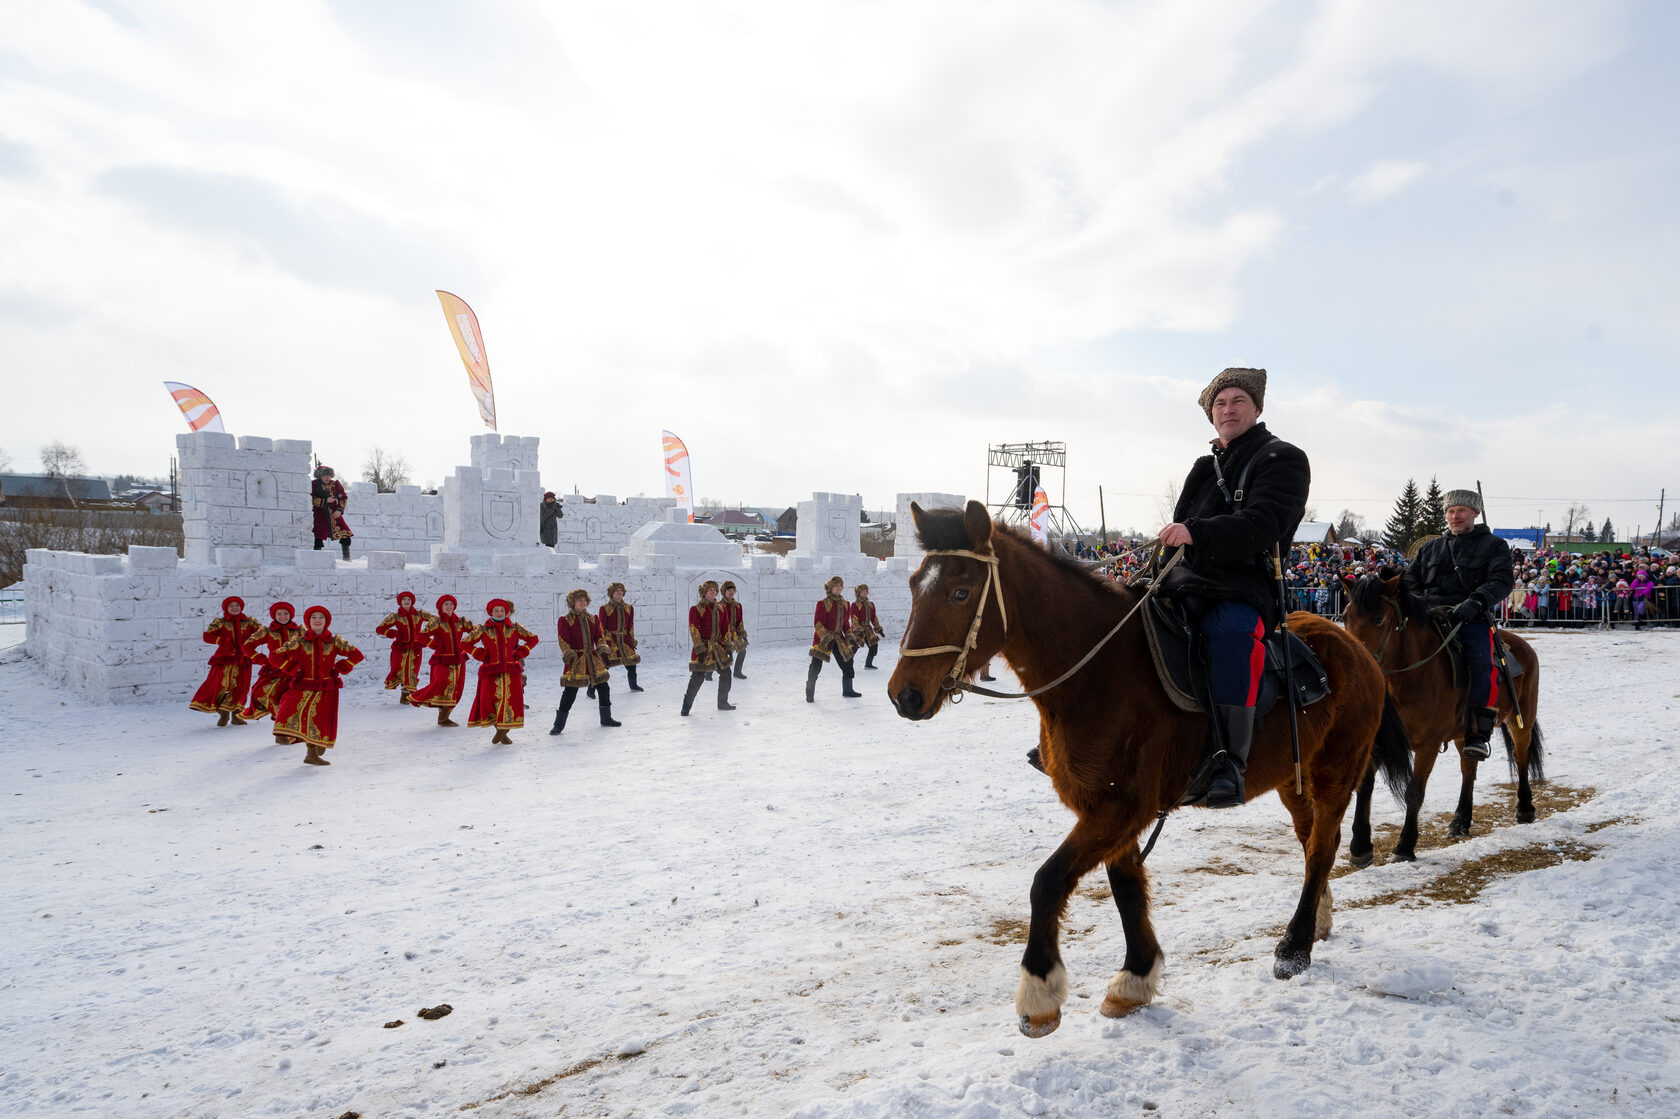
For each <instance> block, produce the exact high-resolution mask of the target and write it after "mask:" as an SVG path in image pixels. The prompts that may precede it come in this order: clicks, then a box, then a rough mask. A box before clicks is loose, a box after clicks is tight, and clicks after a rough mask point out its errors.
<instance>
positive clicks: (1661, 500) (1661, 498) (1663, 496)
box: [1656, 486, 1668, 548]
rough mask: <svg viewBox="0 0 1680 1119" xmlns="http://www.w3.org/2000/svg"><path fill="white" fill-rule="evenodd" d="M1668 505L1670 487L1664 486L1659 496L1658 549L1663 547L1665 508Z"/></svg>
mask: <svg viewBox="0 0 1680 1119" xmlns="http://www.w3.org/2000/svg"><path fill="white" fill-rule="evenodd" d="M1667 503H1668V487H1667V486H1664V487H1663V491H1662V493H1660V494H1658V495H1657V539H1656V545H1657V547H1659V548H1660V547H1662V535H1663V519H1662V518H1663V506H1664V505H1666V504H1667Z"/></svg>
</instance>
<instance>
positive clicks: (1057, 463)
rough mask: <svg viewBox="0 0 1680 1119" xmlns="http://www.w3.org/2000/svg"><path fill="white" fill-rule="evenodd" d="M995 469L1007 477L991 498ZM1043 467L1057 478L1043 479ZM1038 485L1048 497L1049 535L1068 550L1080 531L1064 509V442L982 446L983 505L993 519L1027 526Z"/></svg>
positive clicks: (1065, 503) (1065, 455) (1065, 475)
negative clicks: (1056, 474)
mask: <svg viewBox="0 0 1680 1119" xmlns="http://www.w3.org/2000/svg"><path fill="white" fill-rule="evenodd" d="M999 470H1002V471H1007V474H1006V479H1007V480H1006V481H1005V482H1004V483H1003V485H1002V487H1001V492H1000V493H999V498H998V500H995V501H994V500H993V498H992V495H993V492H994V490H993V486H992V474H993V473H994V472H995V471H999ZM1046 470H1054V471H1057V472H1059V474H1058V477H1056V478H1052V479H1050V480H1049V481H1046V480H1045V478H1044V471H1046ZM1041 486H1042V487H1043V489H1044V494H1045V496H1046V497H1047V498H1049V500H1050V523H1049V526H1048V527H1049V530H1050V538H1051V539H1052V540H1054V541H1058V542H1060V544H1061V546H1062V548H1063V549H1064V550H1066V551H1069V552H1071V551H1072V550H1073V541H1074V539H1075V538H1076V537H1078V536H1079V535H1081V530H1080V528H1079V524H1078V522H1076V521H1075V520H1074V519H1073V515H1072V514H1071V513H1069V512H1068V510H1067V444H1066V443H1062V442H1059V441H1058V442H1052V441H1048V440H1047V441H1043V442H1036V443H997V444H994V445H992V446H989V447H987V448H986V508H987V509H989V510H990V511H991V514H992V519H993V520H994V521H998V522H1001V523H1003V524H1007V525H1018V526H1020V527H1021V528H1025V527H1027V525H1028V523H1029V522H1030V521H1031V519H1032V499H1033V491H1034V490H1036V489H1038V488H1040V487H1041ZM1052 486H1054V487H1055V488H1054V489H1052Z"/></svg>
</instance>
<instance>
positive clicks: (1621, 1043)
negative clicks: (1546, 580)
mask: <svg viewBox="0 0 1680 1119" xmlns="http://www.w3.org/2000/svg"><path fill="white" fill-rule="evenodd" d="M1524 636H1529V635H1528V634H1525V635H1524ZM1531 640H1533V641H1534V642H1535V644H1536V646H1537V648H1538V649H1539V652H1540V656H1541V660H1542V665H1543V672H1544V677H1543V680H1544V683H1543V690H1542V698H1541V706H1540V717H1541V722H1542V725H1543V726H1544V728H1545V731H1546V734H1547V738H1548V745H1549V748H1550V757H1549V773H1550V776H1551V778H1552V785H1551V786H1550V787H1549V788H1548V789H1546V790H1543V791H1542V792H1541V793H1540V794H1539V796H1538V797H1537V800H1538V804H1539V808H1540V813H1541V818H1540V820H1539V821H1538V822H1537V823H1535V824H1532V825H1528V826H1522V827H1519V826H1516V825H1514V824H1511V823H1509V820H1510V816H1511V801H1512V793H1511V788H1510V787H1509V786H1508V785H1507V784H1506V782H1507V780H1508V778H1507V774H1506V771H1505V766H1504V765H1503V763H1502V761H1501V760H1500V759H1498V758H1497V756H1496V759H1495V764H1492V765H1486V766H1484V767H1483V770H1484V772H1483V774H1482V777H1481V780H1480V782H1479V785H1478V790H1477V795H1478V798H1479V801H1478V814H1477V826H1476V829H1475V832H1474V834H1473V835H1472V837H1471V838H1469V839H1468V840H1465V841H1461V842H1453V843H1451V844H1450V845H1449V844H1448V841H1447V840H1445V839H1444V837H1443V836H1442V828H1441V826H1440V821H1437V822H1436V824H1435V826H1434V827H1433V828H1432V829H1430V830H1426V833H1425V839H1424V843H1423V845H1420V846H1422V847H1423V848H1424V849H1423V850H1422V851H1421V855H1422V858H1421V860H1420V861H1419V862H1418V863H1416V864H1414V865H1401V864H1386V865H1385V864H1384V863H1382V862H1380V861H1379V865H1377V866H1375V867H1372V868H1371V869H1369V870H1365V871H1360V872H1355V873H1351V874H1346V875H1344V876H1341V877H1338V878H1337V879H1336V880H1335V882H1334V891H1335V897H1336V925H1335V932H1334V934H1333V935H1332V937H1331V938H1330V940H1328V941H1327V942H1324V943H1321V944H1319V945H1318V946H1317V949H1316V952H1315V955H1314V964H1313V966H1312V968H1311V969H1310V970H1309V971H1307V972H1306V973H1305V974H1304V975H1302V976H1300V977H1299V978H1297V979H1295V980H1293V981H1289V982H1280V981H1278V980H1275V979H1273V978H1272V976H1271V962H1272V947H1273V944H1274V942H1275V939H1276V937H1277V935H1279V933H1280V931H1281V926H1282V924H1283V922H1284V921H1285V920H1286V919H1287V917H1288V915H1289V914H1290V912H1291V910H1292V908H1293V906H1294V904H1295V899H1296V895H1297V892H1298V890H1299V883H1300V874H1301V859H1300V853H1299V848H1298V847H1297V846H1296V844H1295V842H1294V839H1293V837H1292V835H1291V832H1290V829H1289V826H1288V817H1287V815H1286V813H1285V812H1284V810H1283V808H1282V806H1281V805H1280V804H1279V803H1278V802H1277V800H1276V798H1275V797H1267V798H1265V799H1263V800H1261V801H1260V802H1258V803H1255V804H1252V805H1249V806H1247V807H1245V808H1242V809H1240V810H1236V811H1234V812H1229V813H1222V814H1219V815H1217V816H1216V815H1214V814H1211V813H1207V812H1195V811H1187V812H1181V813H1179V814H1177V815H1175V816H1174V817H1173V818H1172V819H1171V820H1170V821H1169V823H1168V825H1167V828H1166V831H1165V833H1164V834H1163V837H1162V840H1161V843H1160V846H1159V847H1158V848H1157V849H1156V851H1155V853H1154V854H1153V855H1152V856H1151V857H1150V868H1151V870H1152V872H1153V882H1154V893H1155V898H1156V910H1155V916H1156V921H1157V928H1158V932H1159V934H1160V937H1161V939H1162V942H1163V944H1164V946H1165V951H1166V972H1165V979H1164V983H1163V989H1162V994H1161V997H1160V999H1159V1000H1158V1001H1157V1002H1156V1003H1155V1004H1154V1005H1152V1006H1151V1007H1148V1008H1146V1009H1145V1010H1143V1011H1140V1012H1139V1013H1138V1014H1136V1015H1134V1016H1132V1017H1130V1018H1127V1019H1123V1020H1119V1021H1110V1020H1108V1019H1105V1018H1103V1017H1101V1016H1100V1015H1099V1014H1098V1013H1097V1006H1098V1004H1099V1003H1100V1002H1101V1000H1102V995H1103V989H1104V985H1105V984H1106V983H1107V981H1108V979H1109V977H1110V976H1111V975H1112V974H1113V973H1114V971H1115V970H1117V969H1118V967H1119V965H1120V960H1121V952H1122V948H1121V945H1122V936H1121V930H1120V923H1119V920H1118V917H1117V915H1116V914H1115V912H1114V909H1113V905H1112V903H1111V902H1110V901H1109V900H1107V896H1106V894H1107V890H1106V881H1105V879H1104V878H1103V876H1102V874H1101V872H1100V871H1099V872H1098V873H1096V874H1095V875H1093V876H1091V877H1090V878H1088V879H1087V880H1086V882H1085V883H1084V886H1083V888H1082V890H1081V892H1080V893H1079V894H1077V895H1075V897H1074V900H1073V903H1072V905H1071V908H1070V912H1069V917H1068V921H1067V932H1066V933H1065V935H1064V939H1063V947H1064V951H1065V954H1066V956H1067V966H1068V973H1069V978H1070V982H1071V987H1072V997H1071V998H1070V999H1069V1004H1068V1006H1067V1008H1066V1010H1067V1013H1066V1017H1065V1018H1064V1021H1063V1024H1062V1027H1061V1029H1060V1030H1059V1031H1058V1032H1056V1033H1054V1034H1052V1035H1050V1036H1049V1037H1048V1038H1045V1039H1043V1040H1039V1041H1030V1040H1028V1039H1026V1038H1024V1037H1022V1036H1021V1035H1020V1034H1019V1033H1018V1032H1017V1031H1016V1028H1015V1011H1014V1007H1013V996H1014V990H1015V984H1016V979H1017V977H1018V974H1019V958H1020V953H1021V945H1022V938H1023V936H1024V932H1025V926H1024V922H1025V920H1026V918H1027V916H1028V906H1027V891H1028V886H1029V884H1030V882H1031V878H1032V874H1033V871H1034V870H1035V868H1036V867H1037V866H1038V864H1039V862H1040V861H1042V860H1043V859H1044V858H1045V857H1046V856H1047V855H1048V854H1049V852H1050V851H1051V850H1052V849H1053V847H1054V846H1055V845H1056V843H1057V842H1058V841H1059V840H1060V839H1061V837H1062V835H1063V834H1064V832H1065V831H1066V829H1067V827H1068V826H1069V825H1070V823H1071V820H1072V817H1071V816H1070V815H1069V814H1068V813H1067V812H1066V811H1065V810H1064V809H1063V808H1062V807H1061V806H1060V805H1059V804H1058V803H1057V801H1056V799H1055V796H1054V794H1053V792H1052V791H1051V789H1050V786H1049V783H1048V781H1047V779H1045V778H1043V777H1041V776H1039V775H1038V774H1037V773H1036V772H1034V771H1033V770H1031V769H1029V768H1028V767H1027V766H1026V765H1025V763H1024V762H1023V760H1022V756H1023V754H1024V753H1025V751H1026V750H1027V748H1028V747H1030V746H1031V745H1033V743H1034V742H1035V740H1036V715H1035V713H1034V710H1033V708H1032V706H1031V705H1030V704H1027V703H1009V702H1003V701H989V700H984V699H978V698H970V699H969V700H968V701H967V702H965V703H964V704H963V705H962V706H961V707H959V708H956V709H948V710H946V711H944V712H943V713H941V714H940V715H939V716H938V717H937V718H936V719H934V720H932V721H931V722H928V723H923V724H911V723H908V722H905V721H904V720H901V719H899V718H898V717H897V716H896V715H894V714H893V712H892V710H891V708H890V707H889V705H888V703H887V702H886V699H885V685H886V679H887V677H888V675H889V673H890V670H891V667H892V663H893V658H892V657H891V656H890V655H889V656H884V657H883V658H882V661H883V663H884V665H885V667H884V668H883V669H882V670H881V671H876V672H862V671H860V672H859V674H858V675H859V681H860V686H861V688H862V690H863V691H864V692H865V695H866V698H865V699H863V700H852V701H846V700H842V699H841V698H840V696H839V687H840V685H839V676H838V674H837V673H836V672H835V670H834V669H833V668H832V667H830V668H828V669H827V670H825V672H824V674H823V677H822V678H821V680H820V681H819V684H818V703H817V704H816V705H814V706H808V705H807V704H806V703H805V702H804V700H803V696H802V694H801V686H802V683H803V679H804V672H805V657H804V656H803V655H802V650H800V649H797V648H790V649H782V650H767V649H755V650H754V651H753V654H752V655H751V656H750V657H749V658H748V674H749V676H750V679H748V680H744V681H738V682H737V684H736V687H735V690H734V695H733V697H732V698H733V700H734V701H735V702H736V703H738V704H739V710H737V711H735V712H733V713H722V712H719V711H717V710H716V709H715V706H714V705H713V704H712V703H711V700H710V692H709V691H708V692H703V693H702V697H701V701H700V703H699V704H697V706H696V708H695V713H694V715H693V716H692V717H691V718H688V719H682V718H679V717H678V715H677V709H678V706H679V703H680V700H681V691H682V686H683V682H684V675H685V674H684V671H683V667H682V666H681V665H680V664H679V663H676V662H672V663H667V664H650V665H647V666H644V668H643V671H642V682H643V683H644V684H645V685H646V686H647V687H648V691H647V692H646V693H645V694H641V695H631V694H630V693H629V692H628V690H627V689H625V688H624V687H623V686H622V683H621V680H622V677H621V676H620V675H619V674H617V673H615V675H614V691H615V693H617V694H615V696H614V698H615V701H616V703H615V714H616V715H617V716H618V717H619V718H621V719H622V720H623V721H624V724H625V725H624V727H623V729H621V730H616V731H613V730H606V729H603V728H601V727H600V726H599V725H598V724H597V721H596V719H595V718H594V710H593V708H592V706H589V705H588V704H587V702H586V701H584V699H583V697H582V696H579V704H578V707H577V708H576V709H575V710H574V712H573V714H572V720H571V725H570V727H569V728H568V730H567V732H566V733H565V734H564V735H563V736H561V737H559V738H551V737H549V736H548V735H547V733H546V731H547V727H548V724H549V722H550V720H551V718H552V710H553V704H554V702H555V701H556V698H557V695H558V687H557V686H556V685H555V684H554V683H553V682H551V681H543V680H535V679H534V680H533V681H532V687H531V696H532V698H533V700H534V705H533V710H532V712H531V713H530V723H529V725H528V726H527V727H526V728H525V729H524V730H523V731H515V732H514V745H513V746H512V747H505V746H491V745H490V744H489V738H490V731H488V730H469V729H467V728H465V727H462V729H460V730H446V729H441V728H438V727H436V726H434V725H432V716H431V715H430V714H429V713H424V712H417V711H412V710H410V709H406V708H398V707H397V706H396V705H395V703H394V702H393V701H392V700H391V699H390V698H389V695H390V694H389V693H384V692H372V691H369V690H367V689H357V690H352V691H349V692H346V693H345V696H346V700H347V703H346V708H345V710H344V712H343V716H342V724H341V725H342V736H341V738H340V742H339V747H338V748H337V749H335V750H333V751H331V752H330V753H329V755H328V756H329V757H330V758H331V760H332V762H333V765H332V767H331V768H326V769H317V768H313V767H308V766H304V765H302V764H300V762H301V759H302V756H303V748H302V747H301V746H299V747H289V746H288V747H281V746H276V745H275V744H274V742H273V739H272V738H271V737H270V735H269V734H268V731H267V724H261V725H253V726H250V727H245V728H237V727H235V728H228V729H218V728H217V727H216V726H215V725H214V719H213V718H211V717H208V716H204V715H198V714H195V713H193V712H191V711H189V710H188V709H187V707H186V704H185V703H184V702H183V703H181V704H178V705H172V706H167V707H155V706H154V707H106V708H88V707H85V706H83V705H82V704H81V703H79V702H78V700H77V698H76V697H75V696H74V695H73V694H72V693H70V692H68V691H64V690H61V689H59V688H57V687H55V686H53V685H51V684H49V683H47V682H45V680H44V678H43V676H42V674H41V673H40V672H39V671H38V670H37V668H36V666H35V665H34V664H33V663H32V662H30V661H29V660H28V659H27V658H25V657H24V656H23V655H22V651H21V649H16V648H13V649H11V650H10V651H6V652H3V653H0V712H3V715H0V719H3V720H4V722H3V724H0V726H3V730H0V775H3V777H0V786H3V787H0V834H3V836H4V843H3V851H0V857H3V864H0V865H3V878H0V881H3V882H4V887H3V889H4V902H5V904H4V908H3V911H0V930H3V933H4V936H3V944H4V951H3V953H0V1030H3V1036H4V1039H5V1046H4V1051H3V1056H0V1115H25V1114H27V1115H31V1116H34V1115H91V1116H122V1117H144V1116H246V1115H276V1116H294V1115H310V1116H341V1115H344V1114H345V1113H347V1112H357V1113H360V1114H361V1115H363V1116H368V1117H374V1116H380V1117H385V1116H419V1115H427V1116H441V1115H470V1116H473V1117H475V1119H500V1117H507V1116H527V1115H528V1116H553V1115H563V1116H665V1115H694V1116H728V1115H748V1116H799V1117H802V1119H819V1117H821V1119H842V1117H844V1119H857V1117H864V1116H871V1117H873V1116H883V1117H885V1116H915V1117H930V1119H947V1117H949V1119H958V1117H961V1119H978V1117H983V1116H1013V1115H1039V1116H1114V1115H1124V1116H1165V1117H1180V1116H1213V1115H1219V1116H1246V1115H1256V1116H1276V1117H1279V1119H1283V1117H1291V1116H1311V1117H1318V1116H1322V1117H1336V1119H1342V1117H1344V1116H1390V1115H1407V1116H1431V1117H1433V1116H1452V1117H1454V1119H1460V1117H1466V1116H1483V1115H1505V1114H1512V1115H1520V1116H1524V1117H1533V1119H1542V1117H1549V1116H1597V1115H1612V1114H1613V1115H1648V1116H1674V1115H1677V1114H1680V1025H1677V1022H1680V1009H1677V1007H1680V884H1677V882H1676V876H1675V874H1674V872H1673V868H1672V865H1671V863H1672V855H1673V853H1674V849H1675V840H1676V837H1675V820H1676V815H1677V814H1676V808H1677V805H1680V795H1677V792H1676V790H1677V789H1680V774H1677V773H1676V762H1677V760H1680V758H1677V753H1676V744H1677V742H1680V695H1677V693H1680V655H1677V654H1680V634H1664V633H1653V634H1624V633H1615V634H1597V633H1594V634H1538V635H1535V636H1533V637H1531ZM364 647H366V648H367V649H368V650H369V652H370V660H369V664H367V665H364V666H363V667H362V668H361V669H360V671H362V672H370V671H378V670H379V668H378V667H377V664H376V662H382V661H383V643H382V642H375V641H368V642H366V643H365V646H364ZM375 649H378V650H379V653H378V654H377V655H374V650H375ZM1005 680H1006V681H1007V680H1008V678H1007V676H1006V677H1005ZM464 711H465V707H463V708H462V709H461V712H464ZM463 721H464V720H463ZM1457 784H1458V782H1457V772H1456V767H1455V766H1452V765H1450V764H1447V763H1446V762H1445V760H1444V763H1443V764H1442V765H1441V766H1439V767H1438V768H1437V770H1436V774H1435V781H1434V783H1433V784H1432V786H1431V788H1430V790H1429V801H1428V804H1427V805H1426V813H1427V814H1429V815H1431V816H1434V815H1439V814H1444V813H1448V812H1450V811H1451V808H1452V804H1453V802H1454V800H1455V798H1456V795H1457ZM1400 818H1401V817H1400V813H1399V810H1398V808H1397V806H1396V805H1395V804H1394V802H1393V801H1392V800H1391V799H1390V798H1388V796H1387V795H1386V793H1381V792H1379V796H1378V800H1377V802H1376V819H1377V823H1378V825H1379V830H1378V836H1377V849H1378V857H1379V860H1381V859H1383V858H1384V856H1385V854H1386V851H1387V849H1388V847H1389V846H1391V845H1392V843H1393V840H1394V835H1393V827H1394V826H1395V825H1397V824H1398V822H1399V820H1400ZM1345 832H1346V828H1345V826H1344V834H1345ZM1344 852H1345V845H1344ZM1547 864H1555V865H1547ZM1341 865H1345V860H1341ZM1523 868H1532V869H1523ZM1478 889H1479V892H1478ZM439 1003H448V1004H450V1005H451V1006H452V1007H453V1008H454V1009H453V1013H451V1014H449V1015H448V1016H447V1017H443V1018H441V1019H438V1020H435V1021H427V1020H422V1019H421V1018H419V1017H418V1016H417V1014H416V1011H418V1010H419V1009H420V1008H422V1007H432V1006H435V1005H437V1004H439ZM399 1019H400V1020H401V1021H402V1023H403V1024H402V1025H401V1026H398V1027H395V1028H389V1029H388V1028H385V1026H386V1023H389V1022H392V1021H395V1020H399Z"/></svg>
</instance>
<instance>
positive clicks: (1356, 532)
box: [1336, 509, 1365, 540]
mask: <svg viewBox="0 0 1680 1119" xmlns="http://www.w3.org/2000/svg"><path fill="white" fill-rule="evenodd" d="M1336 539H1337V540H1363V539H1365V518H1364V517H1361V516H1360V515H1359V514H1358V513H1355V512H1354V511H1353V510H1352V509H1343V510H1342V511H1341V512H1340V513H1338V514H1336Z"/></svg>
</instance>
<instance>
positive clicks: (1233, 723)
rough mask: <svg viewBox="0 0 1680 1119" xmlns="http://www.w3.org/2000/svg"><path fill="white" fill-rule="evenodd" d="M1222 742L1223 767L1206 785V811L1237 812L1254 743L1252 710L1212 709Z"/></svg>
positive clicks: (1237, 708)
mask: <svg viewBox="0 0 1680 1119" xmlns="http://www.w3.org/2000/svg"><path fill="white" fill-rule="evenodd" d="M1213 717H1214V718H1216V719H1218V720H1219V725H1220V728H1221V729H1222V730H1223V731H1224V738H1225V764H1224V765H1223V766H1221V767H1220V768H1219V770H1218V771H1217V772H1216V773H1215V774H1214V775H1213V781H1212V783H1210V784H1209V785H1208V795H1207V806H1208V807H1209V808H1236V807H1237V806H1239V805H1240V804H1242V802H1243V774H1244V773H1246V772H1248V749H1249V747H1250V746H1251V745H1253V743H1254V708H1252V707H1232V706H1228V705H1226V704H1223V703H1221V704H1219V705H1217V706H1216V707H1215V708H1214V709H1213Z"/></svg>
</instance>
